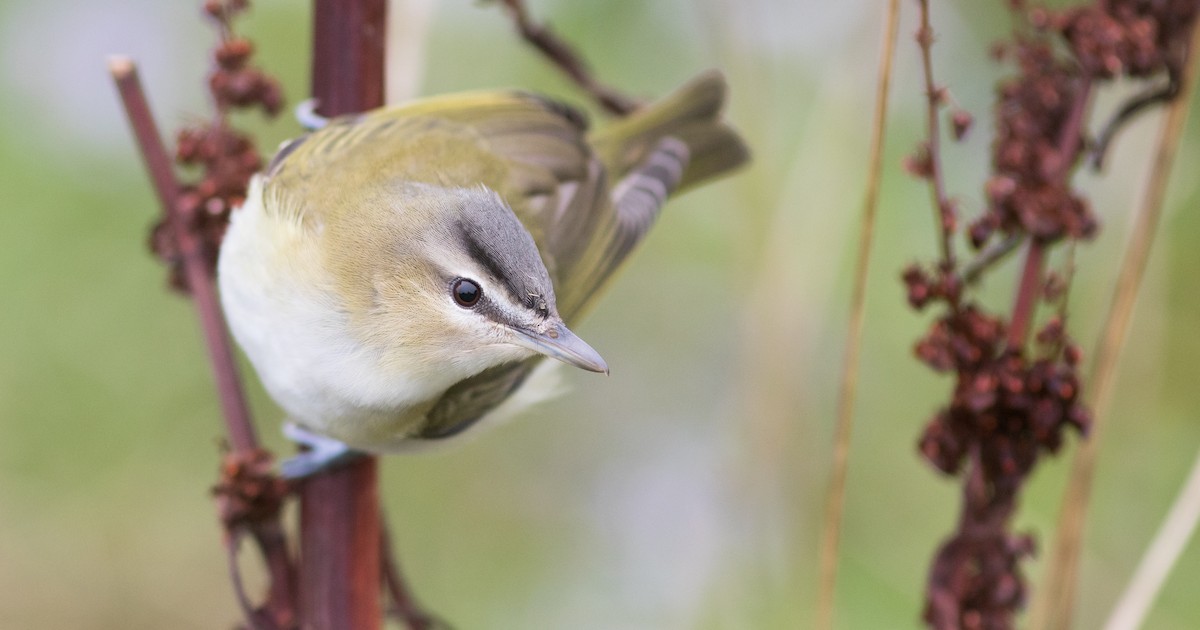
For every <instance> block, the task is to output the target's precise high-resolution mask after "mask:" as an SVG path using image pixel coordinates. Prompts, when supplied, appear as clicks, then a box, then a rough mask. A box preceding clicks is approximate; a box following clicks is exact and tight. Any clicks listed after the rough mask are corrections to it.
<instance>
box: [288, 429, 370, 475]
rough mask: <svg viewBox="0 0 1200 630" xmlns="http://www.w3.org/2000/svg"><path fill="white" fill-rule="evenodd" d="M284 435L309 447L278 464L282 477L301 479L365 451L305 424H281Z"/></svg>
mask: <svg viewBox="0 0 1200 630" xmlns="http://www.w3.org/2000/svg"><path fill="white" fill-rule="evenodd" d="M283 434H284V436H286V437H287V438H288V439H289V440H291V441H293V442H295V443H297V444H300V445H302V446H306V447H308V450H307V451H304V452H302V453H299V454H297V455H295V456H293V457H291V458H288V459H286V460H284V461H283V463H281V464H280V465H279V474H280V475H281V476H282V477H283V478H285V479H303V478H305V477H311V476H312V475H315V474H317V473H319V472H321V471H323V470H328V469H330V468H333V467H336V466H340V465H342V464H348V463H350V462H352V461H354V460H356V459H358V458H360V457H364V456H365V455H366V453H363V452H362V451H359V450H355V449H353V448H350V447H349V446H346V445H345V444H343V443H342V442H339V441H337V440H335V439H333V438H330V437H326V436H324V435H320V434H318V433H313V432H312V431H309V430H308V429H305V428H304V427H302V426H300V425H298V424H295V423H293V422H288V423H286V424H284V425H283Z"/></svg>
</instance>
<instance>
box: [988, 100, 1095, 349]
mask: <svg viewBox="0 0 1200 630" xmlns="http://www.w3.org/2000/svg"><path fill="white" fill-rule="evenodd" d="M1084 81H1085V82H1084V84H1083V85H1082V86H1081V87H1080V89H1079V92H1078V93H1077V95H1076V97H1075V102H1074V103H1073V104H1072V105H1071V111H1070V113H1068V115H1067V119H1066V121H1065V122H1064V123H1063V126H1062V129H1060V130H1059V135H1058V161H1057V168H1056V169H1055V172H1054V173H1053V177H1054V178H1056V179H1067V178H1069V177H1070V173H1071V170H1072V168H1074V166H1075V165H1076V163H1077V162H1078V161H1079V156H1080V151H1079V150H1080V146H1081V144H1082V140H1083V122H1084V115H1085V114H1086V112H1087V110H1088V105H1089V104H1090V102H1091V96H1092V83H1091V81H1089V80H1087V79H1084ZM1045 250H1046V244H1045V243H1042V242H1041V241H1039V240H1038V239H1036V238H1034V239H1030V242H1029V250H1028V251H1027V252H1026V254H1025V266H1024V269H1023V271H1022V272H1021V282H1020V284H1019V285H1018V287H1017V296H1016V299H1015V301H1014V303H1013V310H1012V319H1011V320H1010V324H1009V327H1008V346H1009V348H1011V349H1014V350H1019V349H1021V348H1024V347H1025V341H1026V339H1027V338H1028V336H1029V325H1030V323H1031V322H1032V320H1033V314H1034V310H1035V307H1036V306H1037V301H1038V297H1039V296H1040V295H1041V291H1042V267H1043V266H1044V264H1045V253H1046V251H1045Z"/></svg>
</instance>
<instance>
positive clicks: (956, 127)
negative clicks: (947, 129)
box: [950, 109, 975, 141]
mask: <svg viewBox="0 0 1200 630" xmlns="http://www.w3.org/2000/svg"><path fill="white" fill-rule="evenodd" d="M974 122H975V119H974V118H973V117H972V116H971V114H970V112H967V111H966V110H963V109H958V110H955V111H954V113H953V114H951V115H950V125H951V129H952V130H953V131H954V139H955V140H960V141H961V140H962V139H963V138H965V137H966V135H967V132H968V131H970V130H971V125H972V124H973V123H974Z"/></svg>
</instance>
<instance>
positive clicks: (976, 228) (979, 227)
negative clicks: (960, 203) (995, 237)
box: [967, 214, 996, 249]
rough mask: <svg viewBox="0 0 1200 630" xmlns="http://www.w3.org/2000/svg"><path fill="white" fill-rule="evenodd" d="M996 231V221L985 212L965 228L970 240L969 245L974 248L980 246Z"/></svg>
mask: <svg viewBox="0 0 1200 630" xmlns="http://www.w3.org/2000/svg"><path fill="white" fill-rule="evenodd" d="M995 231H996V222H995V220H994V219H993V218H992V215H991V214H985V215H983V216H981V217H979V218H978V219H976V220H975V221H973V222H972V223H971V225H970V227H968V228H967V237H968V238H969V239H970V241H971V247H974V248H975V249H980V248H982V247H983V246H984V245H985V244H987V242H988V240H989V239H991V238H992V234H993V233H994V232H995Z"/></svg>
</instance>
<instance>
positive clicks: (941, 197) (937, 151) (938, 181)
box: [917, 0, 955, 271]
mask: <svg viewBox="0 0 1200 630" xmlns="http://www.w3.org/2000/svg"><path fill="white" fill-rule="evenodd" d="M920 4H921V26H920V28H919V29H918V30H917V43H918V44H919V46H920V49H921V66H922V68H923V70H924V72H923V74H924V78H925V99H926V102H927V105H928V107H927V112H926V116H927V123H928V126H929V147H928V158H929V159H928V163H929V182H930V193H931V195H932V196H933V207H934V211H935V213H936V216H935V219H936V220H937V225H938V233H939V236H940V239H939V241H938V244H939V246H940V247H941V252H942V261H941V267H942V270H943V271H949V270H951V269H953V268H954V243H953V241H952V240H951V236H952V235H953V232H954V221H955V218H954V209H953V206H952V204H951V203H950V198H949V197H947V196H946V181H945V176H944V175H943V173H942V158H941V129H940V128H939V125H938V113H939V112H940V111H941V105H942V90H941V88H939V87H938V86H937V85H936V84H935V83H934V82H933V29H932V28H931V27H930V26H929V0H920Z"/></svg>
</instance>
